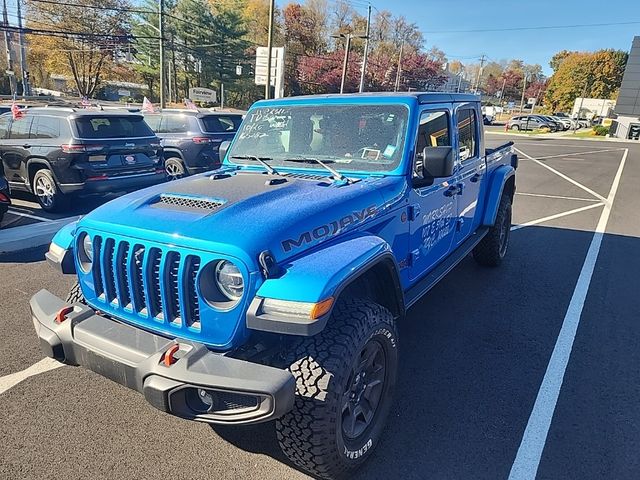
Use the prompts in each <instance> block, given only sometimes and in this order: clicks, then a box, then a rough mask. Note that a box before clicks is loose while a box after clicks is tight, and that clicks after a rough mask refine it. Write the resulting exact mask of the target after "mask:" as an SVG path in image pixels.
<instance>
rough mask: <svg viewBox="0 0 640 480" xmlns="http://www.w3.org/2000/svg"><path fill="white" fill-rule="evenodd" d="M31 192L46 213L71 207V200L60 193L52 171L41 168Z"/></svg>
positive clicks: (36, 174)
mask: <svg viewBox="0 0 640 480" xmlns="http://www.w3.org/2000/svg"><path fill="white" fill-rule="evenodd" d="M31 190H32V191H33V194H34V195H35V196H36V199H37V200H38V203H39V204H40V206H41V207H42V209H43V210H44V211H46V212H59V211H61V210H64V209H65V208H67V207H68V205H69V198H68V197H67V196H66V195H65V194H64V193H62V192H61V191H60V189H59V188H58V185H57V184H56V181H55V180H54V178H53V175H52V174H51V171H50V170H48V169H46V168H41V169H40V170H38V171H37V172H36V173H35V175H34V176H33V180H32V181H31Z"/></svg>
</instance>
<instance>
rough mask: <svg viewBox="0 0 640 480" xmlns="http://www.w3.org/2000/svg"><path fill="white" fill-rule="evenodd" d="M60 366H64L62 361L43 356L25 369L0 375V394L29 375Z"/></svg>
mask: <svg viewBox="0 0 640 480" xmlns="http://www.w3.org/2000/svg"><path fill="white" fill-rule="evenodd" d="M60 367H64V363H60V362H59V361H57V360H54V359H53V358H49V357H45V358H43V359H42V360H40V361H39V362H38V363H35V364H33V365H31V366H30V367H29V368H27V369H25V370H22V371H20V372H16V373H11V374H9V375H5V376H4V377H0V395H1V394H3V393H4V392H6V391H7V390H9V389H11V388H13V387H15V386H16V385H17V384H18V383H20V382H22V381H23V380H26V379H27V378H29V377H33V376H34V375H38V374H40V373H44V372H48V371H49V370H54V369H56V368H60Z"/></svg>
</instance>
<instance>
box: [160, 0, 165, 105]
mask: <svg viewBox="0 0 640 480" xmlns="http://www.w3.org/2000/svg"><path fill="white" fill-rule="evenodd" d="M158 13H159V15H158V30H159V31H160V108H165V107H166V106H167V101H166V99H165V98H164V90H165V88H164V81H165V78H164V0H158Z"/></svg>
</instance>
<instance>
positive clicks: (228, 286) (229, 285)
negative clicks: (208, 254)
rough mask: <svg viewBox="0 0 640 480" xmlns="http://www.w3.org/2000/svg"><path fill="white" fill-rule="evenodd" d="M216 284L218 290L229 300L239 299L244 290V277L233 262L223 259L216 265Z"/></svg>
mask: <svg viewBox="0 0 640 480" xmlns="http://www.w3.org/2000/svg"><path fill="white" fill-rule="evenodd" d="M215 276H216V284H217V285H218V288H219V289H220V292H221V293H222V294H223V295H224V296H225V297H227V298H228V299H229V300H239V299H240V298H241V297H242V293H243V291H244V279H243V278H242V273H241V272H240V269H238V267H236V266H235V265H234V264H233V263H231V262H228V261H227V260H223V261H221V262H219V263H218V265H217V266H216V272H215Z"/></svg>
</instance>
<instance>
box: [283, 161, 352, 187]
mask: <svg viewBox="0 0 640 480" xmlns="http://www.w3.org/2000/svg"><path fill="white" fill-rule="evenodd" d="M284 161H285V162H315V163H317V164H318V165H321V166H322V167H324V168H325V169H326V170H328V171H329V172H331V176H332V177H333V178H334V179H335V180H340V181H346V182H347V183H350V182H349V179H348V178H347V177H345V176H344V175H342V174H341V173H340V172H339V171H337V170H335V169H334V168H332V167H330V166H329V165H327V164H326V163H324V162H323V161H322V160H320V159H319V158H313V157H296V158H285V160H284Z"/></svg>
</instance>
